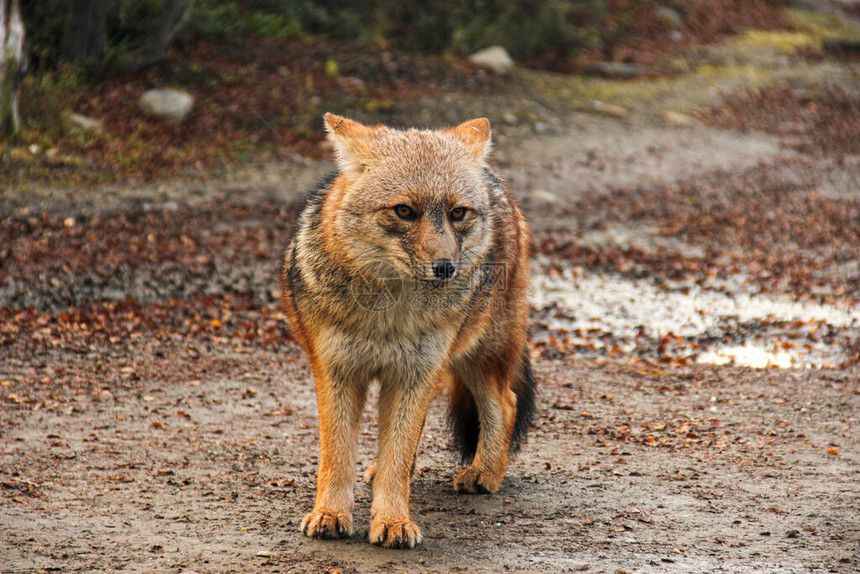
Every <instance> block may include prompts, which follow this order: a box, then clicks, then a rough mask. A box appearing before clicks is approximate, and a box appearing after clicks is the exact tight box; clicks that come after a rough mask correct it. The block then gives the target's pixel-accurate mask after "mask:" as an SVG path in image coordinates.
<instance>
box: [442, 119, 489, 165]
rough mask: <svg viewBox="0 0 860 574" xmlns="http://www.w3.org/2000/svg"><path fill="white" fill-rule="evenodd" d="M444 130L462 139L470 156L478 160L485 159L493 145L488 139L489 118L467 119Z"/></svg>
mask: <svg viewBox="0 0 860 574" xmlns="http://www.w3.org/2000/svg"><path fill="white" fill-rule="evenodd" d="M445 131H447V132H449V133H452V134H454V135H455V136H457V137H458V138H460V139H461V140H463V143H465V144H466V145H467V146H468V147H469V151H470V152H471V155H472V157H473V158H474V159H475V160H477V161H479V162H483V161H485V160H486V159H487V156H488V155H489V154H490V150H491V149H492V147H493V143H492V141H491V139H490V120H488V119H487V118H478V119H476V120H469V121H468V122H463V123H462V124H460V125H459V126H457V127H455V128H448V129H447V130H445Z"/></svg>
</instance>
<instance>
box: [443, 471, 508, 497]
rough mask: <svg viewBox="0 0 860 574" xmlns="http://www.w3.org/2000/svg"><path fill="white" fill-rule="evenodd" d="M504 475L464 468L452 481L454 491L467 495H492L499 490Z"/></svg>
mask: <svg viewBox="0 0 860 574" xmlns="http://www.w3.org/2000/svg"><path fill="white" fill-rule="evenodd" d="M502 478H504V475H501V474H499V475H497V474H494V473H492V472H488V471H485V470H478V469H476V468H472V467H471V466H470V467H469V468H464V469H463V470H461V471H460V473H459V474H458V475H457V478H455V479H454V490H456V491H457V492H465V493H468V494H492V493H494V492H496V491H497V490H499V487H500V486H501V485H502Z"/></svg>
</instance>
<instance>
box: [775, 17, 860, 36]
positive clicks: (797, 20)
mask: <svg viewBox="0 0 860 574" xmlns="http://www.w3.org/2000/svg"><path fill="white" fill-rule="evenodd" d="M788 17H789V20H790V21H791V23H792V24H793V25H794V27H795V28H797V29H798V30H799V31H801V32H804V33H806V34H807V35H809V36H811V37H812V38H814V39H815V40H816V41H818V42H821V40H823V39H825V38H841V39H845V40H860V25H858V24H856V23H855V22H852V21H850V20H847V19H845V18H841V17H839V16H837V15H835V14H824V13H822V12H811V11H808V10H798V9H792V10H788Z"/></svg>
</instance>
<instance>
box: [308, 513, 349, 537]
mask: <svg viewBox="0 0 860 574" xmlns="http://www.w3.org/2000/svg"><path fill="white" fill-rule="evenodd" d="M301 530H302V533H304V535H305V536H307V537H309V538H345V537H347V536H349V535H351V534H352V515H351V514H350V513H348V512H331V511H327V510H314V511H313V512H311V513H310V514H308V515H307V516H305V518H304V520H302V526H301Z"/></svg>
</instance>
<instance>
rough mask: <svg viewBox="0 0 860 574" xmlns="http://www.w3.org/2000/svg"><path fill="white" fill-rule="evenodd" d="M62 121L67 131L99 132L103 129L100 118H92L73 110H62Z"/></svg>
mask: <svg viewBox="0 0 860 574" xmlns="http://www.w3.org/2000/svg"><path fill="white" fill-rule="evenodd" d="M63 123H64V124H65V126H66V128H68V130H69V131H73V132H74V131H84V132H100V131H104V124H102V122H101V120H94V119H93V118H88V117H87V116H82V115H81V114H76V113H75V112H69V111H66V112H63Z"/></svg>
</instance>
